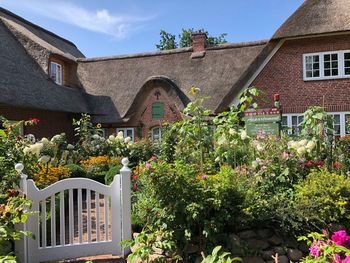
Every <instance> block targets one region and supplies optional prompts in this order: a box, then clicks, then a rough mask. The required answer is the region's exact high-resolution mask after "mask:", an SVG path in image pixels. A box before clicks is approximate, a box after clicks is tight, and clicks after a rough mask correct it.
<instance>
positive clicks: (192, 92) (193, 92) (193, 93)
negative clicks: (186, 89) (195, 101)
mask: <svg viewBox="0 0 350 263" xmlns="http://www.w3.org/2000/svg"><path fill="white" fill-rule="evenodd" d="M198 91H200V89H199V88H197V87H195V86H192V87H191V92H190V93H191V95H192V96H195V95H196V94H197V92H198Z"/></svg>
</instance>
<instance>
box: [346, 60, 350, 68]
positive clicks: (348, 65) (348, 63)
mask: <svg viewBox="0 0 350 263" xmlns="http://www.w3.org/2000/svg"><path fill="white" fill-rule="evenodd" d="M345 67H347V68H348V67H350V60H346V61H345Z"/></svg>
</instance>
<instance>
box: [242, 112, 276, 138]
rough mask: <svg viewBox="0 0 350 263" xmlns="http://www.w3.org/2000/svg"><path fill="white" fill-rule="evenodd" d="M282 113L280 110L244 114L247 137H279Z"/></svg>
mask: <svg viewBox="0 0 350 263" xmlns="http://www.w3.org/2000/svg"><path fill="white" fill-rule="evenodd" d="M281 120H282V111H281V109H278V108H270V109H258V110H250V111H246V112H244V121H245V127H246V131H247V135H248V136H251V137H255V136H257V135H258V134H265V135H274V136H279V135H280V131H281Z"/></svg>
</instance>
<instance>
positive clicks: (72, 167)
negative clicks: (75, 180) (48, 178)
mask: <svg viewBox="0 0 350 263" xmlns="http://www.w3.org/2000/svg"><path fill="white" fill-rule="evenodd" d="M65 167H66V168H68V169H69V171H70V174H71V177H86V172H85V170H84V169H83V168H82V167H81V166H80V165H78V164H67V165H66V166H65Z"/></svg>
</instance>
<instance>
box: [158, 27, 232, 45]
mask: <svg viewBox="0 0 350 263" xmlns="http://www.w3.org/2000/svg"><path fill="white" fill-rule="evenodd" d="M196 32H204V33H206V34H207V36H208V40H207V43H208V45H218V44H223V43H227V40H226V36H227V34H226V33H223V34H220V35H218V36H209V33H208V31H207V30H205V29H203V28H202V29H199V30H195V29H194V28H188V29H184V28H183V29H182V32H181V34H179V35H178V41H177V39H176V36H175V35H173V34H171V33H168V32H166V31H165V30H161V31H160V41H159V44H156V47H157V49H158V50H169V49H175V48H178V47H180V48H184V47H190V46H192V34H193V33H196Z"/></svg>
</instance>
